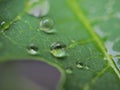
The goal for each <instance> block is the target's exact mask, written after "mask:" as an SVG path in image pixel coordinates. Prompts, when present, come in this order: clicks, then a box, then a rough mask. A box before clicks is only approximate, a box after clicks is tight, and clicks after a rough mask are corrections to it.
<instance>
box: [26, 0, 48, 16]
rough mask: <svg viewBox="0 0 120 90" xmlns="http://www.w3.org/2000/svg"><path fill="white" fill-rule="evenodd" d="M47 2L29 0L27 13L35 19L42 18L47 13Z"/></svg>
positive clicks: (43, 0)
mask: <svg viewBox="0 0 120 90" xmlns="http://www.w3.org/2000/svg"><path fill="white" fill-rule="evenodd" d="M49 8H50V6H49V2H48V0H29V9H28V10H27V13H28V14H30V15H32V16H35V17H43V16H45V15H47V14H48V11H49Z"/></svg>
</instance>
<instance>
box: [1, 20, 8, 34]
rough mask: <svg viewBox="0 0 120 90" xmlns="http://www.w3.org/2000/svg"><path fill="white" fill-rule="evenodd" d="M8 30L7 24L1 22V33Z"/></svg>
mask: <svg viewBox="0 0 120 90" xmlns="http://www.w3.org/2000/svg"><path fill="white" fill-rule="evenodd" d="M8 28H9V24H8V23H6V22H5V21H2V22H1V31H2V32H3V31H4V30H7V29H8Z"/></svg>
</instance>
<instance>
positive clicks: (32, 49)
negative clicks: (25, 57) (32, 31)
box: [27, 44, 38, 55]
mask: <svg viewBox="0 0 120 90" xmlns="http://www.w3.org/2000/svg"><path fill="white" fill-rule="evenodd" d="M27 52H28V53H29V54H30V55H37V54H38V47H37V46H35V45H34V44H31V45H29V46H28V47H27Z"/></svg>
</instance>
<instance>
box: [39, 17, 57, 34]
mask: <svg viewBox="0 0 120 90" xmlns="http://www.w3.org/2000/svg"><path fill="white" fill-rule="evenodd" d="M54 24H55V23H54V20H53V19H51V18H49V17H43V18H42V19H41V21H40V30H42V31H44V32H45V33H54V32H55V29H54V28H53V27H54Z"/></svg>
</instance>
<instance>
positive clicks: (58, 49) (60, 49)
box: [50, 42, 66, 58]
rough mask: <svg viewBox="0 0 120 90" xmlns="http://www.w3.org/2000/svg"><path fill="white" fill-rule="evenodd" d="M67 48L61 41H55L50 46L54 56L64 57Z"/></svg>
mask: <svg viewBox="0 0 120 90" xmlns="http://www.w3.org/2000/svg"><path fill="white" fill-rule="evenodd" d="M65 48H66V46H65V44H63V43H61V42H54V43H53V44H52V45H51V47H50V49H51V51H50V52H51V54H52V55H53V56H54V57H57V58H63V57H65V56H66V50H65Z"/></svg>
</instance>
